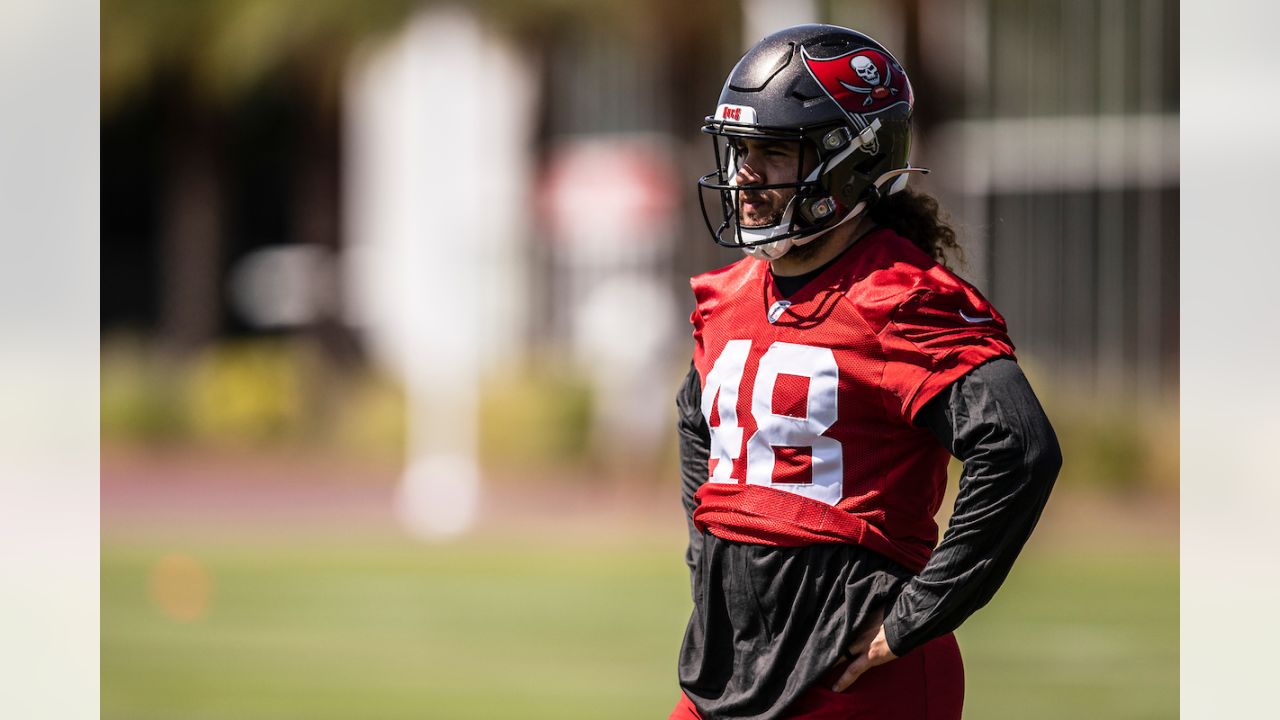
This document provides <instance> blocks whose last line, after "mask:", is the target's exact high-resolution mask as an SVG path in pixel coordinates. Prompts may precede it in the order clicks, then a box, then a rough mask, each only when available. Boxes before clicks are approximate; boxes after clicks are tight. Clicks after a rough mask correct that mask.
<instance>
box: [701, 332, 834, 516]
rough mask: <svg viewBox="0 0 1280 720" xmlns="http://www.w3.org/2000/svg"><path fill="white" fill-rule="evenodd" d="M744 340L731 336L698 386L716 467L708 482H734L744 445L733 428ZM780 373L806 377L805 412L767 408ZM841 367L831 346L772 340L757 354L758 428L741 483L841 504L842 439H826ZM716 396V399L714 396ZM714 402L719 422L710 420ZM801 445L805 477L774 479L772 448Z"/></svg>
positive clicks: (754, 405) (747, 345)
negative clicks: (807, 462)
mask: <svg viewBox="0 0 1280 720" xmlns="http://www.w3.org/2000/svg"><path fill="white" fill-rule="evenodd" d="M750 350H751V341H750V340H731V341H730V342H729V343H728V344H727V345H725V348H724V351H723V352H721V353H720V357H718V358H716V362H715V364H714V365H712V367H711V372H710V373H708V375H707V380H706V384H705V386H704V388H703V390H702V414H703V415H704V416H706V418H707V424H708V426H709V427H710V430H711V459H712V461H714V462H715V466H714V468H713V470H712V472H711V477H710V479H709V480H710V482H737V480H736V479H734V478H733V477H731V476H730V474H731V473H732V472H733V461H734V460H735V459H737V457H738V454H739V453H740V452H741V449H742V428H741V427H740V426H739V425H738V392H739V389H740V387H739V386H740V385H741V384H742V374H743V370H744V368H745V366H746V360H747V355H748V354H749V353H750ZM779 375H795V376H798V377H802V378H806V379H808V381H809V392H808V396H807V397H806V399H805V413H804V416H803V417H793V416H792V415H789V414H779V413H778V412H776V411H777V408H774V407H773V396H774V387H775V386H776V384H777V382H778V376H779ZM839 382H840V370H839V367H838V366H837V365H836V358H835V353H833V352H832V351H831V349H830V348H822V347H813V346H810V345H797V344H794V343H785V342H775V343H773V344H772V345H770V346H769V349H768V351H766V352H765V354H764V356H763V357H761V358H760V368H759V370H757V372H756V380H755V385H754V387H752V389H751V416H752V418H753V419H754V420H755V423H756V431H755V432H754V433H753V434H752V435H751V437H750V438H748V439H747V443H746V451H747V463H746V464H747V477H746V482H747V483H749V484H753V485H767V486H770V487H773V488H776V489H778V490H784V491H786V492H790V493H795V494H797V495H803V496H804V497H807V498H811V499H813V500H818V501H821V502H824V503H827V504H828V505H835V504H836V503H838V502H840V498H841V496H842V495H843V494H844V493H843V490H844V489H843V481H844V453H843V448H842V447H841V445H840V442H839V441H838V440H836V439H834V438H829V437H824V436H823V435H822V433H824V432H826V431H827V430H828V429H829V428H830V427H831V426H832V425H833V424H835V421H836V417H837V410H838V408H837V404H836V398H837V396H838V395H839ZM717 397H718V398H719V402H717V401H716V399H717ZM712 404H715V405H716V408H715V409H716V410H717V412H718V414H719V416H720V417H719V420H720V422H719V424H718V425H714V426H713V425H711V417H712ZM779 447H789V448H798V447H807V448H809V454H810V458H811V461H812V479H811V481H810V482H775V480H774V477H775V472H774V465H775V462H776V459H777V455H776V453H775V450H774V448H779Z"/></svg>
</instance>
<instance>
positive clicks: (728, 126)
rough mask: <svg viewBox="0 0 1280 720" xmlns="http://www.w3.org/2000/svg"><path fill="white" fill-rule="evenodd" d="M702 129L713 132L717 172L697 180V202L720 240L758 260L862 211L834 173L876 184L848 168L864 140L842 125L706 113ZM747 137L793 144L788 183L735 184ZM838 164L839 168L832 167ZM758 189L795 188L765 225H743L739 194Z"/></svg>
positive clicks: (773, 256)
mask: <svg viewBox="0 0 1280 720" xmlns="http://www.w3.org/2000/svg"><path fill="white" fill-rule="evenodd" d="M702 131H703V132H705V133H707V134H708V135H710V136H711V140H712V146H713V149H714V152H715V158H716V170H715V172H712V173H708V174H706V175H704V176H702V177H701V178H699V180H698V185H699V187H700V189H701V192H700V193H699V201H700V204H701V206H702V216H703V219H704V221H705V222H706V224H707V230H708V231H709V232H710V233H711V235H712V237H713V238H714V239H715V241H716V243H718V244H719V245H722V246H724V247H732V248H739V249H741V250H743V251H744V252H746V253H747V254H748V255H751V256H752V257H755V258H758V259H762V260H776V259H778V258H780V257H782V256H783V255H784V254H785V253H786V252H787V251H788V250H790V249H791V248H792V247H796V246H799V245H804V244H806V243H809V242H812V241H813V240H816V239H818V238H819V237H821V236H822V235H824V234H825V233H826V232H828V231H830V230H831V229H833V228H835V227H836V226H837V225H840V224H843V223H844V222H846V221H848V220H851V219H853V217H854V216H855V213H851V212H850V210H857V213H856V214H861V212H862V210H864V209H865V207H866V203H863V202H855V199H854V198H850V197H844V198H842V197H841V193H840V192H837V189H836V188H834V187H832V184H833V180H834V179H835V178H837V177H842V178H848V177H850V174H852V175H853V176H858V177H859V178H861V179H864V180H865V182H860V183H857V184H858V185H860V186H862V187H863V188H865V187H868V186H869V187H874V184H873V181H874V179H875V178H870V177H866V176H865V175H863V174H862V173H859V172H857V171H855V170H853V169H852V167H851V165H852V163H853V162H854V161H855V158H852V157H851V156H852V155H853V153H854V151H855V150H856V149H857V148H858V147H859V145H860V144H861V142H862V140H863V139H862V138H860V137H857V136H855V135H853V133H852V132H850V130H849V129H848V128H847V127H846V126H844V125H842V124H834V125H833V124H828V125H826V126H824V127H818V128H812V129H808V128H767V127H762V126H758V125H746V124H741V123H728V122H722V121H714V120H712V119H711V118H708V119H707V122H706V124H705V125H704V126H703V128H702ZM747 140H757V141H765V142H779V143H792V144H795V145H796V147H797V150H796V157H797V161H796V172H795V176H794V178H788V180H790V181H789V182H778V181H776V180H777V179H776V178H767V179H768V180H770V181H771V182H767V183H763V184H751V185H739V184H738V181H737V176H738V171H739V169H740V167H741V162H742V152H741V148H742V146H743V144H744V143H745V142H746V141H747ZM815 159H816V162H815V163H814V165H813V167H812V168H810V169H809V172H807V173H806V172H805V166H806V161H814V160H815ZM837 169H839V170H842V172H836V170H837ZM762 190H792V191H793V193H792V195H791V197H790V198H789V199H788V200H787V203H786V205H785V206H784V207H783V208H782V209H781V210H780V211H779V212H778V213H777V216H776V217H775V219H774V220H773V222H771V223H769V224H768V225H763V226H752V225H744V224H743V223H742V211H741V208H742V201H743V197H742V196H743V194H744V193H750V192H756V191H762ZM706 191H713V192H717V193H719V200H720V203H719V206H720V222H719V224H718V226H717V225H714V224H713V221H712V219H711V212H710V209H709V208H708V202H707V198H706ZM860 194H861V193H860ZM859 199H860V198H859ZM854 205H856V206H857V207H854Z"/></svg>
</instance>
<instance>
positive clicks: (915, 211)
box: [869, 187, 965, 267]
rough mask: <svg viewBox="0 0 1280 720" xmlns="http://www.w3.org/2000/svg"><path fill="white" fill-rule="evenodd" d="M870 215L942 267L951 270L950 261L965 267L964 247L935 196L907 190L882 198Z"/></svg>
mask: <svg viewBox="0 0 1280 720" xmlns="http://www.w3.org/2000/svg"><path fill="white" fill-rule="evenodd" d="M869 215H870V217H871V220H872V222H874V223H875V224H877V225H879V226H881V227H887V228H889V229H891V230H893V231H894V232H896V233H898V234H899V235H901V236H902V237H904V238H906V239H908V240H910V241H911V242H912V243H914V244H915V246H916V247H918V248H920V249H921V250H923V251H925V252H926V253H928V254H929V257H932V258H933V259H934V260H937V261H938V262H940V263H942V264H943V265H945V266H947V267H951V262H950V261H955V262H958V263H959V264H960V265H961V266H963V265H964V264H965V258H964V248H962V247H960V243H958V242H956V231H955V229H954V228H952V227H951V224H950V218H948V217H947V216H946V215H945V214H944V213H943V212H942V209H941V208H939V207H938V201H937V199H935V198H934V197H933V196H932V195H929V194H927V193H923V192H918V191H916V190H913V189H912V188H910V187H907V188H904V189H903V190H901V191H899V192H896V193H894V194H892V195H888V196H886V197H882V198H880V201H879V202H877V203H876V204H875V205H873V206H872V207H871V211H870V213H869Z"/></svg>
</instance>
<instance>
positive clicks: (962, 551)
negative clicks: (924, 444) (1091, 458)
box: [884, 358, 1062, 656]
mask: <svg viewBox="0 0 1280 720" xmlns="http://www.w3.org/2000/svg"><path fill="white" fill-rule="evenodd" d="M917 422H919V423H920V424H922V425H924V426H926V427H928V428H929V429H930V430H931V431H932V432H933V434H934V435H935V436H936V437H937V438H938V440H939V441H940V442H941V443H942V444H943V445H944V446H946V448H947V449H948V450H950V451H951V453H952V454H953V455H955V456H956V457H957V458H959V459H961V460H962V461H964V474H963V475H962V476H961V478H960V491H959V494H958V495H957V497H956V503H955V510H954V512H953V514H952V516H951V523H950V525H949V526H948V527H947V532H946V534H945V535H944V536H943V539H942V543H941V544H939V545H938V547H937V549H936V550H934V552H933V556H932V557H931V558H930V559H929V562H928V564H927V565H926V566H925V568H924V570H923V571H921V573H920V574H919V575H917V576H916V577H915V578H913V579H912V580H911V581H910V582H908V583H907V585H906V586H905V587H904V588H903V590H902V593H901V594H900V595H899V596H898V599H897V601H896V602H895V604H894V606H893V609H892V610H891V612H890V613H889V615H888V617H887V618H886V619H885V623H884V625H885V637H886V640H888V643H889V649H890V650H892V651H893V652H894V654H895V655H899V656H901V655H903V654H904V653H906V652H908V651H910V650H911V649H913V648H915V647H918V646H920V645H922V644H924V643H925V642H927V641H929V640H931V639H933V638H935V637H938V636H940V635H944V634H946V633H948V632H951V631H952V630H954V629H956V628H957V627H959V626H960V623H962V622H964V621H965V619H967V618H968V617H969V616H970V615H971V614H973V613H974V612H975V611H976V610H978V609H979V608H981V607H982V606H983V605H986V604H987V602H988V601H989V600H990V599H991V597H992V596H993V595H994V594H995V592H996V590H997V589H998V588H999V587H1000V584H1001V583H1003V582H1004V579H1005V577H1006V576H1007V575H1008V574H1009V569H1010V568H1011V567H1012V566H1013V561H1014V559H1015V558H1017V556H1018V553H1019V552H1020V551H1021V550H1022V546H1023V544H1025V543H1026V541H1027V538H1028V537H1029V536H1030V535H1031V530H1032V529H1033V528H1034V527H1035V525H1036V522H1037V521H1038V520H1039V518H1040V512H1041V510H1043V509H1044V505H1045V503H1046V502H1047V501H1048V499H1049V491H1050V490H1051V489H1052V488H1053V482H1054V480H1055V479H1056V478H1057V476H1058V469H1059V467H1060V466H1061V465H1062V455H1061V451H1060V450H1059V448H1058V439H1057V437H1056V436H1055V435H1054V432H1053V427H1052V426H1050V424H1049V419H1048V418H1047V417H1045V414H1044V410H1043V409H1042V408H1041V407H1040V403H1039V401H1038V400H1037V399H1036V396H1035V393H1034V392H1033V391H1032V390H1031V386H1030V385H1029V384H1028V383H1027V379H1026V377H1024V376H1023V374H1022V370H1021V369H1020V368H1019V367H1018V364H1017V363H1016V362H1014V361H1013V360H1011V359H1008V358H998V359H996V360H992V361H991V362H988V363H986V364H983V365H980V366H979V367H977V368H975V369H974V370H972V371H971V372H969V373H968V374H967V375H965V376H964V377H962V378H960V379H959V380H957V381H956V382H954V383H952V384H951V386H950V387H948V388H947V390H945V391H943V392H941V393H939V394H938V397H936V398H934V399H933V400H931V401H930V402H929V404H928V405H926V406H925V407H924V408H923V409H922V410H921V411H920V419H918V420H917Z"/></svg>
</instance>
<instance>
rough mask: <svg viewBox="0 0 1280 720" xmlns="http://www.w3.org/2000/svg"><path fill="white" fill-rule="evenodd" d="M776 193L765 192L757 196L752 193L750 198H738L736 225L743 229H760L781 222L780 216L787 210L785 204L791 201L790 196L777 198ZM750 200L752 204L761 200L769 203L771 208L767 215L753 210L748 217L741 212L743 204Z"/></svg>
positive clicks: (777, 194)
mask: <svg viewBox="0 0 1280 720" xmlns="http://www.w3.org/2000/svg"><path fill="white" fill-rule="evenodd" d="M779 195H780V193H777V191H765V192H762V193H759V194H756V193H753V194H752V197H750V198H743V197H739V198H738V218H739V220H738V224H739V225H740V226H742V227H744V228H752V229H755V228H762V227H770V226H773V225H777V224H778V223H779V222H781V221H782V215H783V213H784V212H785V211H786V209H787V203H789V202H790V201H791V194H788V195H787V197H779ZM748 199H750V200H751V202H752V203H758V202H760V201H762V200H769V201H771V202H770V203H769V204H770V205H771V206H772V207H771V209H770V210H768V211H767V213H763V212H760V211H758V210H753V211H752V212H751V214H750V215H748V214H747V213H746V212H744V211H743V208H742V205H743V203H744V202H745V201H746V200H748Z"/></svg>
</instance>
